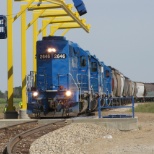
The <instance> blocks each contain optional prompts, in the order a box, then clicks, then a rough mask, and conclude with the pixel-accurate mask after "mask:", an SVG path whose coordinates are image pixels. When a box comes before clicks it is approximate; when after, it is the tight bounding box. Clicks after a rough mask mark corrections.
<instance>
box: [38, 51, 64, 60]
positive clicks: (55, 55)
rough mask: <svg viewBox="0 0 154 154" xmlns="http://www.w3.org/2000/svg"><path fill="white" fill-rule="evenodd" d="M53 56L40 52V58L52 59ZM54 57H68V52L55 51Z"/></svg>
mask: <svg viewBox="0 0 154 154" xmlns="http://www.w3.org/2000/svg"><path fill="white" fill-rule="evenodd" d="M51 58H52V54H40V55H39V59H42V60H44V59H51ZM53 58H54V59H65V58H66V54H64V53H54V54H53Z"/></svg>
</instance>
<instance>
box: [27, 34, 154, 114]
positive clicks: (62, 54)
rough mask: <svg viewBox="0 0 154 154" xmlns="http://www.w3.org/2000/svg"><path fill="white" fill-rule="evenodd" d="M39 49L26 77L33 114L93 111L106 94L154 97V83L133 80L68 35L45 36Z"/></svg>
mask: <svg viewBox="0 0 154 154" xmlns="http://www.w3.org/2000/svg"><path fill="white" fill-rule="evenodd" d="M36 48H37V50H36V61H37V70H36V72H33V71H31V72H30V74H29V75H28V76H27V96H28V102H27V114H28V115H29V116H30V117H33V116H36V115H37V116H40V117H66V116H77V115H79V114H81V113H85V112H87V113H90V112H91V111H94V110H96V109H97V105H98V98H99V99H100V100H101V104H102V105H103V103H104V98H105V97H107V98H113V99H112V101H113V100H114V98H118V99H119V100H120V99H121V98H124V97H127V96H134V97H135V98H136V100H137V99H138V100H137V101H139V100H144V99H145V98H146V97H147V98H148V99H154V98H153V96H154V84H144V83H139V82H132V81H131V80H130V79H129V78H127V77H125V76H124V75H123V74H122V73H121V72H119V71H118V70H116V69H115V68H113V67H111V66H107V65H105V63H104V62H102V61H100V60H99V59H98V58H97V57H96V56H95V55H91V54H90V52H89V51H86V50H83V49H82V48H81V47H80V46H78V44H76V43H73V42H71V41H68V40H66V38H65V37H60V36H49V37H43V38H42V40H40V41H37V47H36ZM145 89H146V91H145ZM145 96H146V97H145ZM123 103H125V102H123ZM104 105H105V104H104Z"/></svg>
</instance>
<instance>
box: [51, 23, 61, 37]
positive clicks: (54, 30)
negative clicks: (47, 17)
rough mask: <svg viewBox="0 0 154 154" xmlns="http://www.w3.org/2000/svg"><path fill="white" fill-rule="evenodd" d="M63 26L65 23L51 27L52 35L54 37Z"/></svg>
mask: <svg viewBox="0 0 154 154" xmlns="http://www.w3.org/2000/svg"><path fill="white" fill-rule="evenodd" d="M62 25H63V23H61V24H58V25H57V26H51V27H50V35H51V36H53V35H54V34H55V32H56V31H57V30H58V29H59V27H61V26H62Z"/></svg>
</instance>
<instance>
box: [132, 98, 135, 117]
mask: <svg viewBox="0 0 154 154" xmlns="http://www.w3.org/2000/svg"><path fill="white" fill-rule="evenodd" d="M132 114H133V115H132V116H133V118H134V116H135V114H134V97H133V96H132Z"/></svg>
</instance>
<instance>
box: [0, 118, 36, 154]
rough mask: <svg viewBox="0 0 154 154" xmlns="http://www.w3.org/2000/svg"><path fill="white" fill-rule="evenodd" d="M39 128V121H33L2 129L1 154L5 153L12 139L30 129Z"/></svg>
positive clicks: (0, 138) (0, 129) (0, 139)
mask: <svg viewBox="0 0 154 154" xmlns="http://www.w3.org/2000/svg"><path fill="white" fill-rule="evenodd" d="M37 126H38V120H33V121H28V122H23V123H20V124H14V125H11V126H7V127H3V128H0V154H2V153H3V151H4V150H5V148H6V145H7V143H8V142H9V140H10V139H11V138H12V137H14V136H16V135H17V134H19V133H21V132H24V131H26V130H28V129H30V128H34V127H37Z"/></svg>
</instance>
